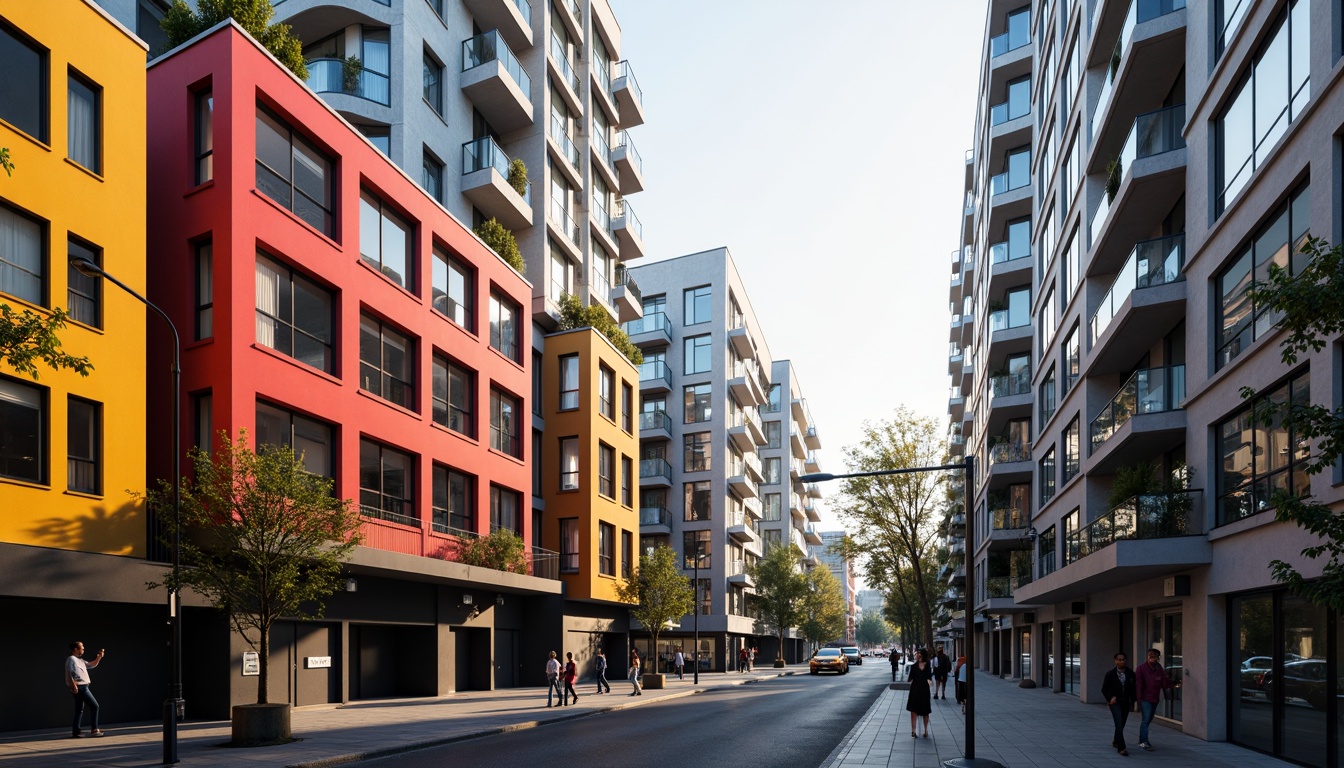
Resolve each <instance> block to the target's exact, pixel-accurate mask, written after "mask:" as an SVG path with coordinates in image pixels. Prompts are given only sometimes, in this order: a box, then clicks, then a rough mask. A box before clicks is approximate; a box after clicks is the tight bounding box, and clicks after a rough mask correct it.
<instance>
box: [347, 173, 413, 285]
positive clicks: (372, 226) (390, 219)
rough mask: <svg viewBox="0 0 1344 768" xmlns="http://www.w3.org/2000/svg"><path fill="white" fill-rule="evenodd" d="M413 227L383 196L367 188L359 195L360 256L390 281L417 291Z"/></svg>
mask: <svg viewBox="0 0 1344 768" xmlns="http://www.w3.org/2000/svg"><path fill="white" fill-rule="evenodd" d="M412 239H413V228H412V226H411V224H410V222H408V221H407V220H406V219H405V217H403V216H402V215H401V214H399V213H397V212H396V211H393V210H392V209H391V208H389V207H388V205H387V203H385V202H383V199H382V198H381V197H378V196H377V195H375V194H374V193H372V192H370V191H369V190H367V189H362V190H360V193H359V256H360V258H362V259H364V261H365V262H366V263H368V264H369V265H370V266H372V267H373V268H374V269H376V270H378V271H379V272H381V273H383V275H384V276H386V277H387V278H388V279H389V280H391V281H392V282H394V283H396V284H397V285H400V286H401V287H403V288H405V289H406V290H408V291H414V290H415V268H414V264H413V261H412V258H411V245H412Z"/></svg>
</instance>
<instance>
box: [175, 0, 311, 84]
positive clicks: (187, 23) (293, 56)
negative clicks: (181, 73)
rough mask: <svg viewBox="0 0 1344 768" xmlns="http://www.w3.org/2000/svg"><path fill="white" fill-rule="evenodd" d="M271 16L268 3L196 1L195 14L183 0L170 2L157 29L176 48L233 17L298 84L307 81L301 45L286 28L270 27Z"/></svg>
mask: <svg viewBox="0 0 1344 768" xmlns="http://www.w3.org/2000/svg"><path fill="white" fill-rule="evenodd" d="M274 14H275V9H274V8H272V7H271V0H197V2H196V10H195V11H193V10H192V9H191V6H190V5H188V4H187V3H186V0H173V5H172V7H171V8H169V9H168V13H166V14H164V17H163V22H162V24H161V25H160V26H162V27H163V31H164V33H165V34H166V35H167V36H168V47H169V48H176V47H177V46H179V45H181V44H183V43H185V42H187V41H188V40H190V39H191V38H193V37H195V36H197V35H199V34H200V33H202V32H204V31H205V30H207V29H210V28H211V27H213V26H215V25H216V24H218V23H219V22H221V21H223V20H225V19H227V18H230V17H232V18H233V20H234V21H236V22H238V26H240V27H242V28H243V29H245V30H247V33H248V34H249V35H251V36H252V37H254V38H256V40H257V42H259V43H261V44H262V46H263V47H265V48H266V50H268V51H270V52H271V54H272V55H274V56H275V58H276V59H278V60H279V61H280V63H281V64H283V65H285V67H286V68H287V69H289V71H291V72H293V73H294V74H295V75H296V76H298V78H299V79H300V80H307V79H308V66H307V64H305V63H304V60H303V43H302V42H300V40H299V39H298V38H297V37H295V36H294V34H293V31H292V30H291V28H290V26H289V25H288V24H272V23H271V17H272V16H273V15H274Z"/></svg>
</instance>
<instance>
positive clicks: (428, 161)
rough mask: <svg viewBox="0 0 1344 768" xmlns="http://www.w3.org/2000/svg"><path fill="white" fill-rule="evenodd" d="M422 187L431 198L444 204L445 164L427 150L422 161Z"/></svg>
mask: <svg viewBox="0 0 1344 768" xmlns="http://www.w3.org/2000/svg"><path fill="white" fill-rule="evenodd" d="M420 186H422V187H424V188H425V192H428V193H429V196H430V197H432V198H434V199H435V200H437V201H439V202H440V203H442V202H443V163H441V162H439V160H438V158H436V157H434V156H433V155H431V154H430V153H429V150H428V149H426V150H425V153H424V155H423V157H422V158H421V160H420Z"/></svg>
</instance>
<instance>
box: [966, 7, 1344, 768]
mask: <svg viewBox="0 0 1344 768" xmlns="http://www.w3.org/2000/svg"><path fill="white" fill-rule="evenodd" d="M1342 15H1344V9H1341V7H1340V6H1339V5H1338V4H1337V3H1329V2H1316V1H1314V0H1295V1H1294V0H1286V1H1284V2H1258V3H1233V2H1220V3H1208V4H1192V5H1190V7H1188V8H1187V7H1186V4H1185V3H1184V2H1181V0H1175V1H1174V2H1172V1H1170V0H1152V1H1151V2H1149V1H1146V0H1134V2H1132V3H1129V2H1110V1H1109V0H1101V1H1100V2H1095V3H1088V2H1066V1H1064V0H1051V1H1050V2H1033V3H1031V4H1020V3H1014V2H1002V3H1001V2H991V3H990V4H989V9H988V15H987V20H986V33H985V48H984V51H985V53H984V56H983V65H982V71H981V81H980V89H979V94H978V108H977V120H976V127H975V136H974V146H973V148H972V150H971V151H970V152H968V153H967V157H966V171H965V184H966V199H965V201H964V203H963V217H962V223H961V226H960V227H959V232H958V241H959V243H960V247H959V248H958V249H957V251H955V252H954V253H953V258H952V278H951V289H950V290H951V295H950V298H951V311H952V323H951V348H950V357H949V372H950V373H951V374H952V380H953V390H952V394H951V398H950V401H949V406H950V412H951V415H952V433H951V440H950V445H951V448H952V450H953V453H954V455H958V456H959V455H963V453H964V452H966V451H969V452H971V453H972V454H974V455H975V456H976V457H977V459H978V463H977V477H976V483H975V486H974V487H975V489H976V492H975V495H974V497H973V498H970V499H965V502H966V506H965V508H966V509H969V510H970V514H969V515H964V514H960V513H959V511H958V510H954V514H952V515H951V516H950V517H949V525H950V527H951V533H952V534H953V535H952V538H951V545H952V548H953V551H954V552H955V551H956V550H957V549H958V548H961V549H963V550H964V545H963V544H962V543H961V542H962V539H961V538H960V536H959V535H958V534H960V533H961V532H962V531H964V527H963V526H964V525H966V524H970V525H974V526H976V531H975V532H976V541H977V546H976V547H975V551H974V552H972V553H970V556H972V557H975V558H976V565H977V571H976V573H977V579H976V581H977V583H976V584H974V585H972V598H971V601H970V606H969V608H970V609H971V612H972V613H973V619H974V621H973V625H972V626H973V631H972V635H973V638H974V641H975V642H976V650H977V653H978V656H977V663H978V664H979V665H980V666H981V667H983V668H984V669H987V670H989V671H991V672H994V673H997V674H1004V675H1011V676H1014V677H1023V678H1031V679H1034V680H1035V681H1036V682H1037V683H1038V684H1041V685H1043V686H1045V687H1047V688H1050V689H1052V690H1055V691H1058V692H1061V693H1067V694H1071V695H1076V696H1078V697H1079V698H1080V700H1082V701H1084V702H1091V701H1095V700H1096V699H1097V697H1098V693H1097V691H1098V690H1099V689H1100V681H1101V676H1102V675H1103V674H1104V673H1105V671H1106V670H1107V669H1108V668H1109V667H1110V666H1111V657H1112V655H1113V654H1114V653H1116V652H1118V651H1120V652H1125V653H1127V654H1129V655H1130V658H1131V659H1142V658H1143V653H1144V651H1145V650H1146V649H1147V648H1150V647H1155V648H1158V649H1159V650H1161V651H1162V652H1163V659H1164V662H1165V663H1166V665H1167V667H1168V669H1169V671H1170V674H1171V677H1172V678H1173V680H1174V681H1175V682H1177V683H1179V685H1180V687H1179V688H1178V689H1177V696H1175V697H1174V698H1173V699H1172V700H1170V701H1164V702H1163V704H1162V706H1161V708H1160V710H1159V717H1161V718H1162V719H1163V720H1164V721H1165V722H1167V723H1168V724H1170V725H1172V726H1174V727H1178V728H1180V729H1182V730H1183V731H1185V732H1186V733H1189V734H1192V735H1195V736H1199V737H1201V738H1205V739H1211V740H1228V741H1231V742H1235V743H1238V744H1242V745H1244V746H1246V747H1248V748H1251V749H1256V750H1260V751H1264V752H1268V753H1272V754H1276V755H1280V756H1282V757H1285V758H1288V759H1290V760H1294V761H1297V762H1300V763H1302V764H1306V765H1330V766H1334V765H1339V764H1340V762H1339V761H1340V759H1341V758H1340V752H1341V749H1340V743H1341V741H1340V740H1341V738H1344V733H1341V726H1340V722H1341V720H1340V717H1341V716H1342V715H1344V713H1341V712H1340V703H1339V701H1338V697H1337V696H1335V695H1334V692H1335V691H1337V690H1338V689H1339V687H1340V681H1341V679H1344V678H1341V667H1340V664H1341V662H1344V659H1341V658H1340V653H1339V650H1338V649H1339V648H1340V647H1341V643H1344V624H1341V618H1340V617H1339V616H1338V615H1335V614H1333V613H1331V612H1328V611H1326V610H1325V609H1324V608H1321V607H1318V606H1314V605H1311V604H1309V603H1306V602H1305V601H1303V600H1302V599H1300V598H1297V597H1295V596H1293V595H1290V594H1289V593H1287V592H1286V591H1285V590H1284V589H1283V588H1281V587H1280V586H1279V585H1278V584H1277V583H1276V582H1275V581H1274V580H1273V578H1271V575H1270V572H1269V568H1268V563H1269V561H1270V560H1272V559H1281V560H1285V561H1288V562H1290V563H1292V564H1294V565H1295V566H1296V567H1298V568H1300V569H1301V570H1302V571H1303V573H1304V574H1306V575H1307V576H1308V577H1312V576H1314V575H1316V574H1319V573H1320V569H1321V565H1322V564H1321V563H1320V562H1314V561H1311V560H1308V559H1306V558H1304V557H1303V556H1302V555H1301V554H1300V553H1301V550H1302V549H1303V548H1304V547H1306V546H1310V544H1311V543H1312V540H1311V538H1310V537H1309V536H1307V535H1305V534H1304V532H1303V531H1302V530H1300V529H1298V528H1297V527H1295V526H1293V525H1289V524H1283V523H1278V522H1276V521H1275V519H1274V514H1273V511H1272V502H1271V493H1272V491H1274V490H1276V489H1291V490H1293V491H1296V492H1298V493H1309V494H1311V495H1312V496H1313V497H1314V498H1315V499H1317V500H1322V501H1324V502H1326V503H1331V504H1333V503H1336V502H1338V501H1339V500H1340V493H1339V491H1338V489H1337V487H1336V484H1337V482H1338V479H1339V478H1338V477H1331V476H1330V474H1331V473H1329V472H1327V473H1323V474H1321V475H1316V476H1308V475H1307V474H1305V473H1304V472H1302V462H1303V460H1304V459H1305V457H1306V456H1308V455H1309V452H1310V445H1309V444H1307V443H1306V441H1302V440H1298V439H1297V438H1296V437H1295V436H1294V435H1290V434H1288V433H1287V430H1286V429H1285V428H1282V427H1279V426H1274V425H1266V424H1263V423H1257V422H1255V421H1254V420H1253V419H1251V418H1250V411H1251V408H1252V407H1253V405H1254V404H1253V403H1252V402H1250V401H1248V400H1246V399H1244V398H1243V397H1242V394H1241V389H1242V387H1246V386H1249V387H1251V388H1253V389H1255V390H1256V391H1257V392H1259V393H1262V394H1261V396H1262V397H1267V398H1270V399H1271V400H1277V401H1287V400H1289V399H1296V400H1298V401H1307V400H1309V401H1310V402H1313V403H1318V404H1322V405H1325V406H1326V407H1327V408H1332V409H1333V408H1336V407H1338V406H1339V404H1340V403H1339V399H1340V396H1339V394H1338V389H1339V388H1338V384H1337V381H1338V373H1337V371H1338V370H1339V367H1340V347H1339V345H1338V343H1337V341H1338V340H1337V339H1334V338H1332V339H1327V340H1326V341H1327V344H1326V346H1325V348H1324V349H1323V350H1321V351H1320V352H1317V353H1313V354H1310V355H1306V356H1304V357H1303V358H1302V359H1301V360H1299V361H1298V362H1297V363H1296V364H1294V365H1292V366H1286V365H1285V364H1284V363H1283V361H1282V360H1281V358H1280V347H1279V342H1280V341H1281V340H1282V339H1283V334H1282V333H1281V332H1279V331H1277V329H1276V328H1275V327H1274V321H1275V320H1276V318H1275V317H1274V316H1272V315H1271V314H1269V313H1268V312H1266V311H1265V310H1263V308H1260V307H1256V306H1254V305H1253V304H1252V303H1251V302H1250V300H1249V299H1248V298H1247V294H1246V289H1247V287H1248V286H1249V284H1250V282H1251V281H1253V280H1258V279H1263V278H1264V277H1265V275H1266V274H1267V269H1268V265H1270V264H1278V265H1280V266H1282V267H1284V268H1285V269H1289V270H1294V269H1297V268H1298V267H1300V265H1301V263H1302V259H1303V258H1304V257H1303V256H1301V255H1300V254H1298V253H1297V251H1296V249H1297V248H1298V247H1299V246H1300V245H1301V243H1302V242H1303V239H1304V238H1305V237H1306V236H1307V235H1308V234H1310V235H1316V236H1321V237H1324V238H1326V239H1327V240H1329V241H1331V242H1338V241H1339V240H1340V236H1341V213H1340V212H1341V208H1342V206H1344V193H1341V189H1340V185H1339V183H1338V178H1339V140H1338V134H1339V130H1340V126H1341V124H1344V91H1342V90H1341V89H1340V88H1339V87H1338V84H1337V82H1336V80H1337V77H1336V75H1337V74H1338V72H1339V69H1340V66H1339V60H1340V53H1341V47H1340V42H1339V41H1340V28H1341V16H1342ZM1334 474H1335V475H1338V472H1337V471H1336V472H1335V473H1334ZM963 495H964V494H963ZM968 518H969V519H968ZM954 571H955V572H954V573H953V574H952V575H951V576H950V578H951V579H953V580H954V581H953V584H952V586H953V587H954V588H956V589H958V590H959V587H958V584H959V582H957V581H955V580H956V579H958V578H959V577H960V576H961V574H962V573H963V571H962V570H961V569H960V568H956V569H954ZM952 599H955V593H954V594H953V595H952ZM1274 680H1284V681H1285V685H1282V686H1279V685H1275V684H1274V682H1273V681H1274Z"/></svg>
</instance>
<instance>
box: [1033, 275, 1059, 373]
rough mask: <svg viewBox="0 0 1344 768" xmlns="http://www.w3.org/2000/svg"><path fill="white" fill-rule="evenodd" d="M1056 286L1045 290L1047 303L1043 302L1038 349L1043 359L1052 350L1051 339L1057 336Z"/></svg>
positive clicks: (1053, 285) (1049, 286) (1047, 287)
mask: <svg viewBox="0 0 1344 768" xmlns="http://www.w3.org/2000/svg"><path fill="white" fill-rule="evenodd" d="M1056 322H1057V321H1056V319H1055V284H1054V283H1051V284H1050V285H1048V286H1046V289H1045V301H1042V302H1041V320H1040V334H1041V337H1040V343H1039V344H1037V349H1039V350H1040V351H1041V357H1045V355H1046V353H1047V352H1048V351H1049V350H1050V339H1051V337H1053V336H1054V335H1055V323H1056Z"/></svg>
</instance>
